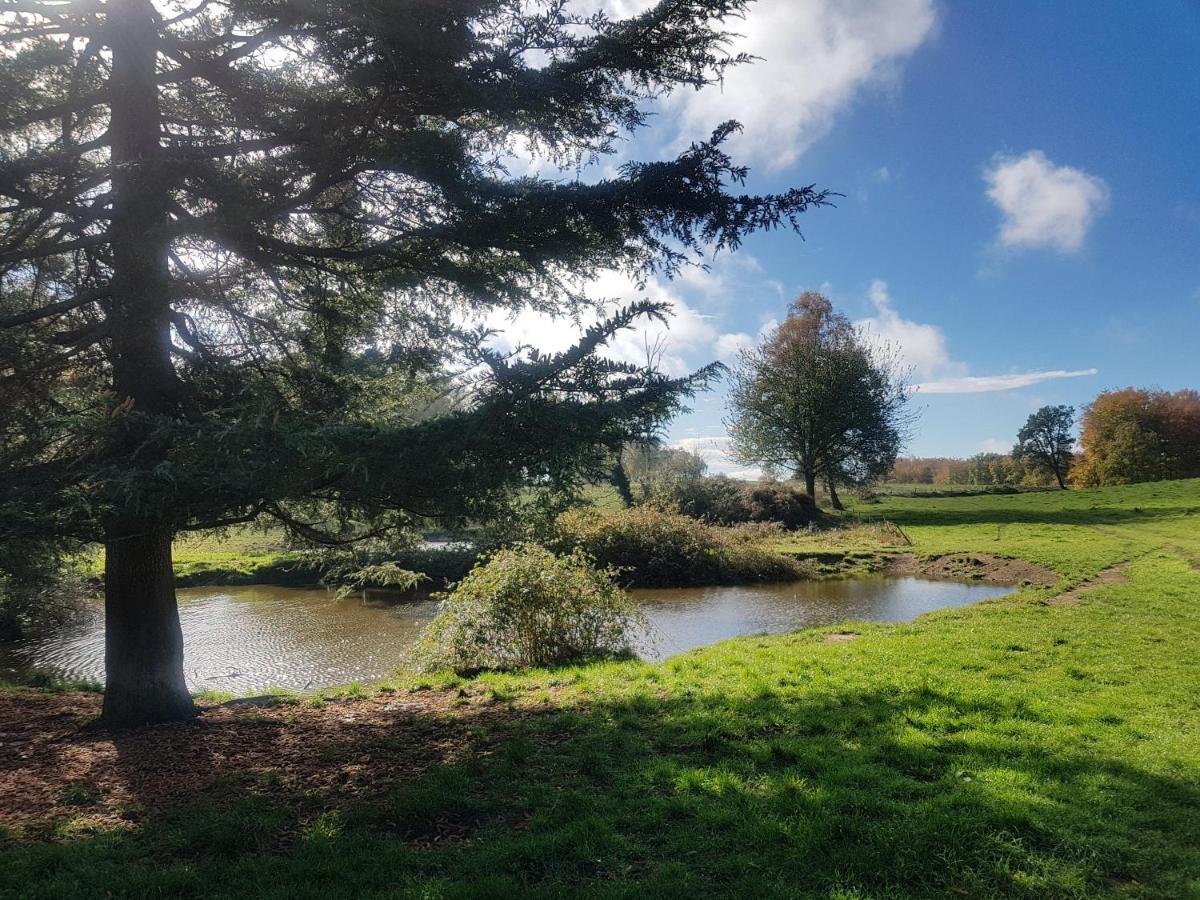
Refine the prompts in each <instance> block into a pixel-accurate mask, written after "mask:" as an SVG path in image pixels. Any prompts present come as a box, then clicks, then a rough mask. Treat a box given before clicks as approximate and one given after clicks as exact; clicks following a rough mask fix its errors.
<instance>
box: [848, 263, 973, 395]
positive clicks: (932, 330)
mask: <svg viewBox="0 0 1200 900" xmlns="http://www.w3.org/2000/svg"><path fill="white" fill-rule="evenodd" d="M867 296H868V297H869V298H870V300H871V304H872V305H873V306H874V307H875V315H874V316H870V317H868V318H865V319H859V320H858V321H857V322H855V325H857V326H858V327H859V328H860V329H862V330H863V331H864V332H865V333H866V334H867V335H868V336H869V337H870V338H871V339H873V340H876V341H879V342H880V343H884V344H889V345H891V346H894V347H896V348H897V349H898V350H899V352H900V355H901V357H902V358H903V360H904V362H905V364H906V365H907V366H909V367H911V368H912V371H913V375H914V376H915V377H917V378H935V377H944V376H957V375H965V374H966V373H967V367H966V365H965V364H964V363H961V362H956V361H955V360H954V359H952V358H951V356H950V349H949V347H948V346H947V343H946V335H945V334H943V333H942V329H940V328H938V327H937V326H936V325H924V324H920V323H918V322H913V321H910V320H908V319H905V318H904V317H903V316H901V315H900V313H899V312H897V310H896V308H895V305H894V304H893V303H892V298H891V295H890V294H889V293H888V286H887V282H886V281H882V280H880V279H878V278H876V279H875V280H874V281H872V282H871V288H870V291H869V292H868V295H867Z"/></svg>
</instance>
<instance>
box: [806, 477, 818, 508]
mask: <svg viewBox="0 0 1200 900" xmlns="http://www.w3.org/2000/svg"><path fill="white" fill-rule="evenodd" d="M804 492H805V493H806V494H808V499H809V500H811V501H812V502H813V503H816V502H817V473H816V472H814V471H811V470H810V471H806V472H805V473H804Z"/></svg>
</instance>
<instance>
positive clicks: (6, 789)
mask: <svg viewBox="0 0 1200 900" xmlns="http://www.w3.org/2000/svg"><path fill="white" fill-rule="evenodd" d="M99 713H100V697H99V695H97V694H85V693H64V694H45V693H39V692H35V691H12V692H5V693H0V823H3V825H4V826H6V827H7V828H8V829H9V830H10V831H17V832H19V831H24V830H26V829H28V828H30V827H33V826H37V825H41V824H46V823H49V822H52V821H55V820H58V819H62V818H72V819H79V818H83V819H86V820H88V821H89V822H91V821H94V822H95V824H97V825H101V824H104V825H109V824H113V825H115V824H120V823H122V822H126V821H128V820H129V819H130V818H139V817H140V816H141V815H142V814H143V813H146V812H150V811H155V810H161V809H164V808H167V807H170V806H174V805H178V804H181V803H184V802H186V801H187V800H188V799H190V798H193V797H195V796H196V795H198V794H201V793H203V792H205V791H206V790H208V789H210V788H211V787H212V786H213V784H214V783H215V782H217V781H218V780H219V779H222V778H234V779H245V778H247V777H254V776H270V777H271V778H273V779H275V780H274V781H273V783H274V784H277V785H278V784H280V782H282V785H283V786H286V787H287V788H288V789H290V790H292V791H295V792H296V793H303V794H304V795H306V796H317V797H322V796H328V797H331V798H333V797H336V798H338V799H339V800H343V799H350V798H353V797H356V796H366V795H370V794H372V793H375V792H377V791H380V790H382V789H384V788H386V787H387V786H388V785H389V784H394V783H396V782H398V781H403V780H408V779H412V778H415V777H417V776H419V775H421V774H422V773H423V772H425V771H426V770H428V769H429V768H430V767H431V766H434V765H437V764H439V763H447V762H454V761H456V760H458V759H461V758H463V755H464V754H467V753H471V754H485V753H487V752H489V747H488V746H487V737H486V735H487V733H488V729H486V728H479V727H473V726H479V725H485V724H487V723H488V722H495V721H497V720H499V719H501V718H507V719H511V718H513V717H514V716H522V715H528V714H529V713H530V711H529V710H523V709H515V710H514V709H512V708H510V707H509V706H508V705H507V704H503V703H495V702H490V701H489V700H488V699H487V698H486V697H483V696H475V697H465V698H464V697H462V696H460V695H459V694H457V693H446V692H432V691H431V692H415V693H396V694H378V695H375V696H372V697H368V698H362V699H353V700H346V701H328V702H326V703H325V704H324V705H323V706H314V705H311V704H309V703H303V702H290V703H280V702H271V703H262V704H252V703H248V702H246V701H234V702H233V703H227V704H220V705H213V706H207V707H202V708H201V713H200V715H199V716H198V717H197V718H195V719H194V720H192V721H189V722H180V723H173V724H168V725H159V726H154V727H150V728H140V729H131V730H123V731H106V730H102V729H100V728H98V727H97V726H96V725H95V721H96V718H97V717H98V715H99Z"/></svg>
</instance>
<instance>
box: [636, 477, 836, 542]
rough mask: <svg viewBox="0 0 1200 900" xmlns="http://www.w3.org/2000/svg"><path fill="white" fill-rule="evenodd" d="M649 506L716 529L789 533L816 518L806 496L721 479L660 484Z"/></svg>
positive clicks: (785, 488) (782, 488)
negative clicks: (751, 527) (759, 526)
mask: <svg viewBox="0 0 1200 900" xmlns="http://www.w3.org/2000/svg"><path fill="white" fill-rule="evenodd" d="M650 505H651V506H653V507H655V508H656V509H660V510H662V511H664V512H669V513H678V514H680V515H684V516H688V517H689V518H692V519H702V520H703V521H705V522H711V523H713V524H716V525H740V524H743V523H746V522H778V523H780V524H781V525H783V526H784V527H785V528H789V529H792V528H802V527H804V526H805V525H808V524H809V523H810V522H814V521H816V520H817V518H818V517H819V513H818V511H817V507H816V504H815V503H813V501H812V500H811V499H809V497H808V495H807V494H802V493H800V492H799V491H797V490H795V489H793V488H790V487H788V486H787V485H783V484H743V483H741V482H738V481H735V480H734V479H732V478H727V477H726V476H724V475H716V476H714V477H712V478H694V479H690V480H687V481H683V480H680V481H674V482H670V483H665V484H662V485H660V486H659V488H658V489H657V490H656V491H655V493H654V494H653V495H652V496H651V498H650Z"/></svg>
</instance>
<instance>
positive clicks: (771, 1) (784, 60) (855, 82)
mask: <svg viewBox="0 0 1200 900" xmlns="http://www.w3.org/2000/svg"><path fill="white" fill-rule="evenodd" d="M578 2H579V6H580V8H582V9H589V8H590V9H595V8H598V7H602V8H604V9H605V10H606V11H607V12H608V13H609V14H610V15H613V16H616V17H625V16H630V15H634V14H636V13H640V12H644V11H645V10H647V9H649V8H650V7H652V6H653V5H654V3H655V2H656V0H578ZM936 25H937V14H936V10H935V3H934V0H758V2H756V3H754V4H753V5H752V6H751V7H750V8H749V9H748V10H747V13H746V16H745V18H744V19H741V20H737V19H733V20H730V21H728V22H727V23H726V27H727V28H728V29H729V30H730V31H733V32H737V34H738V37H737V38H736V39H735V40H734V41H733V43H732V45H731V46H730V50H731V51H732V52H734V53H739V52H744V53H749V54H750V55H752V56H754V57H757V60H756V61H755V62H754V63H753V64H750V65H745V66H739V67H736V68H735V69H733V70H731V71H729V72H727V73H726V76H725V80H724V82H723V83H722V84H717V85H712V86H711V87H708V88H705V89H704V90H701V91H699V92H695V91H681V92H679V93H677V94H675V95H674V96H672V97H671V98H669V99H668V101H667V103H666V108H667V111H668V112H669V113H671V114H673V115H674V124H675V126H676V127H677V129H678V138H677V142H679V143H683V144H686V143H688V142H690V141H692V140H695V139H697V138H703V137H705V136H707V134H708V133H709V132H711V131H712V129H713V128H714V127H716V126H717V125H719V124H721V123H722V122H726V121H728V120H729V119H736V120H738V121H739V122H741V123H742V124H743V125H744V126H745V128H746V131H745V133H744V134H743V135H741V136H740V137H737V138H734V139H733V141H734V146H735V149H736V151H737V157H738V159H745V160H748V161H750V162H754V163H763V164H766V165H767V166H769V167H772V168H781V167H783V166H787V165H790V164H791V163H792V162H794V161H795V160H796V159H797V158H798V157H799V156H800V155H801V154H802V153H803V152H804V151H805V150H807V149H808V148H809V147H810V146H812V144H813V143H815V142H816V141H818V140H820V139H821V138H822V137H824V136H825V134H826V133H827V132H828V131H829V129H830V128H831V127H832V126H833V123H834V121H835V120H836V118H837V116H838V114H839V113H840V112H841V111H842V110H843V109H845V108H846V107H847V106H849V105H850V104H851V103H852V102H853V101H854V99H855V97H856V96H857V95H858V94H859V93H860V92H861V91H862V90H863V89H864V88H867V87H869V86H872V85H884V86H890V85H893V84H895V83H896V81H897V76H898V73H899V69H900V65H901V63H903V61H904V60H905V59H906V58H907V57H909V56H911V55H912V54H913V52H914V51H915V50H916V49H917V48H918V47H920V46H921V45H922V44H923V43H925V41H927V40H928V39H929V38H930V37H931V35H932V34H933V33H934V31H935V29H936Z"/></svg>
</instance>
